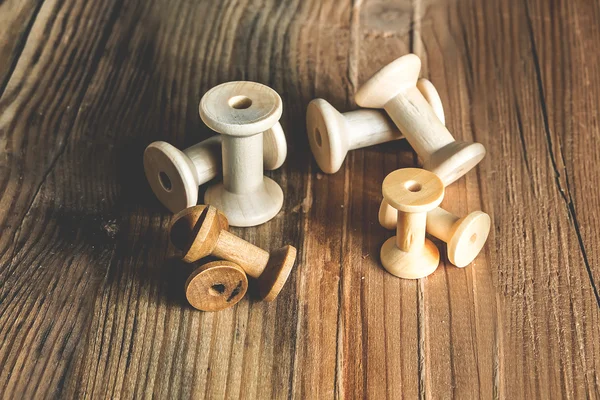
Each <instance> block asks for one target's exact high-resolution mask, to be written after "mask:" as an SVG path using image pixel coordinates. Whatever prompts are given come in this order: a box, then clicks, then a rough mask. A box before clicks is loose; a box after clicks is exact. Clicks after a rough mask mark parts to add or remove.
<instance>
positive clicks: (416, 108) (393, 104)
mask: <svg viewBox="0 0 600 400" xmlns="http://www.w3.org/2000/svg"><path fill="white" fill-rule="evenodd" d="M420 70H421V60H420V59H419V57H417V56H416V55H414V54H408V55H405V56H403V57H400V58H398V59H396V60H395V61H393V62H392V63H390V64H388V65H387V66H385V67H383V68H382V69H381V70H379V72H377V73H376V74H375V75H374V76H373V77H372V78H371V79H369V81H367V82H366V83H365V84H364V85H363V86H362V87H361V88H360V89H359V90H358V92H357V93H356V96H355V100H356V104H358V105H359V106H361V107H369V108H383V109H385V111H386V112H387V113H388V115H389V116H390V117H391V118H392V120H393V121H394V123H395V124H396V126H397V127H398V128H399V129H400V131H401V132H402V133H403V134H404V136H405V137H406V140H408V142H409V143H410V145H411V146H412V147H413V149H414V150H415V151H416V152H417V154H418V155H419V157H421V159H422V160H423V168H425V169H426V170H428V171H434V172H435V173H436V174H437V175H438V176H439V177H440V179H442V181H443V182H444V183H445V184H446V185H449V184H451V183H452V182H454V181H455V180H457V179H458V178H460V177H461V176H463V175H464V174H466V173H467V172H468V171H470V170H471V169H472V168H473V167H474V166H475V165H477V164H478V163H479V162H480V161H481V159H483V157H484V156H485V148H484V147H483V145H482V144H480V143H468V142H458V141H456V140H454V137H453V136H452V134H451V133H450V132H449V131H448V129H446V127H445V126H444V124H443V123H442V121H440V119H439V118H438V117H437V116H436V113H435V112H434V110H433V108H432V107H431V106H430V105H429V104H428V102H427V99H426V98H425V97H424V96H423V95H422V94H421V92H420V91H419V89H418V88H417V86H416V84H417V79H418V77H419V72H420Z"/></svg>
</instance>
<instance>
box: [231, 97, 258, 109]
mask: <svg viewBox="0 0 600 400" xmlns="http://www.w3.org/2000/svg"><path fill="white" fill-rule="evenodd" d="M251 105H252V99H251V98H250V97H246V96H233V97H232V98H230V99H229V106H230V107H232V108H235V109H236V110H245V109H246V108H249V107H250V106H251Z"/></svg>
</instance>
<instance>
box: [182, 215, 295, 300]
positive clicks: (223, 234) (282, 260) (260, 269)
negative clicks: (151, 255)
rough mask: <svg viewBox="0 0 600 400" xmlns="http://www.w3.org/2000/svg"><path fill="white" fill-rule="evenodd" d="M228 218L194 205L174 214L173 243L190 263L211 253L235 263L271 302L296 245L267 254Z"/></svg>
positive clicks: (286, 270) (292, 260)
mask: <svg viewBox="0 0 600 400" xmlns="http://www.w3.org/2000/svg"><path fill="white" fill-rule="evenodd" d="M227 229H228V223H227V218H226V217H225V215H224V214H223V213H222V212H220V211H219V210H217V209H216V208H215V207H213V206H204V205H199V206H194V207H190V208H187V209H185V210H183V211H181V212H179V213H177V214H176V215H175V216H174V217H173V221H172V223H171V228H170V239H171V243H172V244H173V246H174V247H175V248H177V249H178V250H180V251H181V252H182V253H183V260H184V261H185V262H188V263H191V262H195V261H197V260H199V259H201V258H203V257H207V256H209V255H212V256H215V257H218V258H221V259H224V260H227V261H231V262H234V263H236V264H238V265H239V266H240V267H242V268H243V269H244V271H245V272H246V274H248V275H249V276H251V277H252V278H255V279H257V282H258V289H259V294H260V296H261V298H262V299H263V300H265V301H271V300H273V299H275V297H277V295H278V294H279V292H280V291H281V289H282V288H283V286H284V284H285V282H286V281H287V279H288V277H289V275H290V272H291V271H292V267H293V266H294V262H295V261H296V248H294V247H293V246H284V247H282V248H280V249H277V250H275V251H272V252H271V253H268V252H267V251H265V250H263V249H261V248H259V247H256V246H254V245H253V244H250V243H248V242H246V241H245V240H243V239H241V238H239V237H237V236H236V235H234V234H233V233H231V232H229V231H228V230H227Z"/></svg>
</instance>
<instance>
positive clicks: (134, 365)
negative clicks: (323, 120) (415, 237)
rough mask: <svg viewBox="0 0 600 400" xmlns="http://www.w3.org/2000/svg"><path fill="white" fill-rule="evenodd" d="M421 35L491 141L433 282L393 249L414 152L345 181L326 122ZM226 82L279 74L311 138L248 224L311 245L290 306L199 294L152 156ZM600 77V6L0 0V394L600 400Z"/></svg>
mask: <svg viewBox="0 0 600 400" xmlns="http://www.w3.org/2000/svg"><path fill="white" fill-rule="evenodd" d="M408 52H414V53H416V54H418V55H419V56H421V57H422V59H423V73H422V75H423V76H426V77H428V78H429V79H431V81H433V83H434V84H435V85H436V86H437V88H438V90H439V91H440V94H441V97H442V100H443V102H444V106H445V112H446V116H447V118H446V120H447V125H448V127H449V129H450V131H451V132H452V133H453V134H454V135H455V137H457V138H460V139H462V140H474V141H478V142H481V143H483V144H484V145H485V147H486V148H487V150H488V155H487V157H486V158H485V159H484V160H483V161H482V163H481V164H480V165H479V166H478V167H477V168H476V169H475V170H474V171H472V172H470V173H469V174H467V175H466V176H465V177H464V178H462V179H461V180H459V181H458V182H456V183H455V184H453V185H452V186H450V187H448V189H447V191H446V197H445V200H444V203H443V204H442V205H443V206H444V207H446V208H447V209H449V210H451V211H452V212H454V213H456V214H459V215H465V214H466V213H468V212H470V211H474V210H483V211H486V212H487V213H489V214H490V216H491V217H492V220H493V228H492V232H491V235H490V238H489V240H488V243H487V245H486V247H485V249H484V251H483V252H482V253H481V255H480V256H479V257H478V258H477V259H476V260H475V262H474V263H473V264H471V265H470V266H468V267H467V268H464V269H459V268H456V267H453V266H452V265H450V264H449V263H448V262H447V259H446V258H445V257H443V259H442V265H441V266H440V267H439V268H438V269H437V271H436V272H435V273H434V274H433V275H431V276H429V277H428V278H426V279H422V280H419V281H408V280H400V279H397V278H395V277H394V276H392V275H390V274H388V273H386V272H385V271H384V270H383V269H382V267H381V266H380V265H379V261H378V257H379V248H380V246H381V244H382V243H383V242H384V241H385V240H386V239H387V238H388V237H390V236H391V235H392V233H390V232H388V231H385V230H384V229H382V228H381V227H380V226H379V224H378V223H377V211H378V205H379V202H380V200H381V183H382V180H383V178H384V177H385V176H386V174H388V173H389V172H391V171H393V170H395V169H397V168H400V167H406V166H412V165H415V163H416V162H417V159H416V156H415V154H414V153H413V152H412V151H411V149H410V148H409V147H408V145H407V144H406V143H403V142H397V143H393V144H386V145H379V146H375V147H371V148H367V149H363V150H358V151H353V152H351V153H350V154H349V155H348V157H347V159H346V162H345V164H344V166H343V167H342V169H341V170H340V171H339V172H338V173H336V174H334V175H324V174H322V173H320V172H319V170H318V168H317V166H316V164H315V162H314V161H313V158H312V156H311V153H310V150H309V147H308V141H307V137H306V133H305V119H304V118H305V110H306V106H307V104H308V102H309V101H310V100H311V99H313V98H315V97H323V98H325V99H327V100H328V101H329V102H331V103H332V104H333V105H334V106H335V107H337V108H338V109H340V110H342V111H348V110H352V109H355V107H356V105H355V103H354V101H353V95H354V93H355V92H356V90H357V88H358V87H359V86H360V85H361V84H362V83H363V82H364V81H365V80H366V79H368V78H369V77H370V76H371V74H372V73H373V72H374V71H376V70H377V69H379V68H380V67H382V66H383V65H385V64H386V63H388V62H390V61H391V60H393V59H395V58H397V57H398V56H400V55H403V54H405V53H408ZM230 80H253V81H258V82H262V83H265V84H267V85H270V86H271V87H273V88H274V89H275V90H277V91H278V92H279V93H280V94H281V96H282V98H283V100H284V115H283V119H282V125H283V127H284V129H285V131H286V136H287V139H288V145H289V156H288V160H287V161H286V163H285V164H284V167H283V168H282V169H280V170H277V171H274V172H269V173H268V175H269V176H271V177H272V178H274V179H275V180H276V181H277V182H279V183H280V184H281V186H282V188H283V190H284V193H285V203H284V206H283V210H282V212H281V213H280V214H279V215H278V216H277V217H276V218H275V219H274V220H272V221H270V222H268V223H267V224H264V225H262V226H260V227H256V228H248V229H235V230H234V231H235V232H236V233H237V234H239V235H240V236H242V237H243V238H245V239H247V240H249V241H251V242H254V243H256V244H258V245H260V246H264V247H265V248H268V249H269V248H276V247H279V246H281V245H283V244H292V245H294V246H296V247H297V248H298V259H297V264H296V267H295V270H294V271H293V273H292V275H291V277H290V280H289V281H288V283H287V285H286V287H285V288H284V290H283V292H282V294H281V295H280V296H279V297H278V298H277V299H276V301H275V302H273V303H261V302H258V301H257V300H256V297H252V296H250V298H245V299H243V300H242V301H241V302H240V303H239V304H238V305H237V306H236V307H234V308H232V309H229V310H226V311H223V312H219V313H203V312H199V311H196V310H194V309H192V308H191V307H190V306H189V305H188V304H187V303H186V301H185V299H184V297H183V282H184V281H185V279H186V277H187V275H188V274H189V272H190V266H187V265H183V264H182V263H181V262H178V261H176V260H174V259H173V257H172V251H171V250H170V249H169V245H168V232H167V229H168V224H169V221H170V217H171V215H170V214H169V212H168V211H167V210H166V209H165V208H163V207H162V206H161V204H160V203H159V202H158V201H157V200H156V199H155V198H154V196H153V194H152V192H151V191H150V189H149V186H148V184H147V183H146V180H145V178H144V175H143V169H142V154H143V150H144V148H145V146H146V145H148V144H149V143H150V142H152V141H154V140H166V141H169V142H171V143H173V144H175V145H177V146H182V147H183V146H188V145H191V144H193V143H196V142H198V141H199V140H201V139H203V138H206V137H208V136H210V135H211V134H212V132H210V131H209V130H208V128H206V127H205V126H204V125H203V124H202V122H201V121H200V118H199V116H198V103H199V100H200V98H201V96H202V95H203V94H204V93H205V92H206V91H207V90H208V89H209V88H211V87H213V86H214V85H217V84H219V83H222V82H225V81H230ZM599 88H600V3H599V2H598V1H593V0H576V1H575V0H554V1H547V0H528V1H523V0H394V1H391V0H354V1H350V0H345V1H337V0H329V1H318V0H289V1H275V0H228V1H216V0H214V1H210V0H205V1H190V0H171V1H166V0H137V1H136V0H131V1H119V0H94V1H85V0H4V1H0V95H1V98H0V144H1V150H0V188H1V190H0V196H1V197H0V210H1V213H0V231H1V234H0V285H1V286H0V397H1V398H5V399H9V398H18V399H23V398H57V397H62V398H77V399H80V398H142V397H143V398H150V397H156V398H168V399H174V398H211V399H213V398H214V399H218V398H238V397H243V398H247V399H256V398H260V399H270V398H296V399H328V398H363V397H367V396H368V397H370V398H375V399H379V398H389V399H398V398H407V399H414V398H442V399H445V398H450V397H456V398H461V399H471V398H485V399H489V398H507V399H519V398H542V399H548V398H598V397H600V312H599V307H600V295H599V290H600V284H599V283H598V282H600V246H599V245H598V243H599V242H598V239H599V238H600V211H599V210H600V188H599V185H598V182H599V177H600V173H599V171H600V156H599V151H598V150H599V149H600V146H599V145H598V140H599V139H600V122H599V119H598V99H599V96H600V90H599ZM438 244H439V245H440V246H443V245H442V244H441V243H439V242H438ZM443 249H444V247H442V254H445V250H443Z"/></svg>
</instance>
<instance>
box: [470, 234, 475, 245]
mask: <svg viewBox="0 0 600 400" xmlns="http://www.w3.org/2000/svg"><path fill="white" fill-rule="evenodd" d="M469 240H470V241H471V243H475V241H476V240H477V234H476V233H474V234H472V235H471V238H470V239H469Z"/></svg>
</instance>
